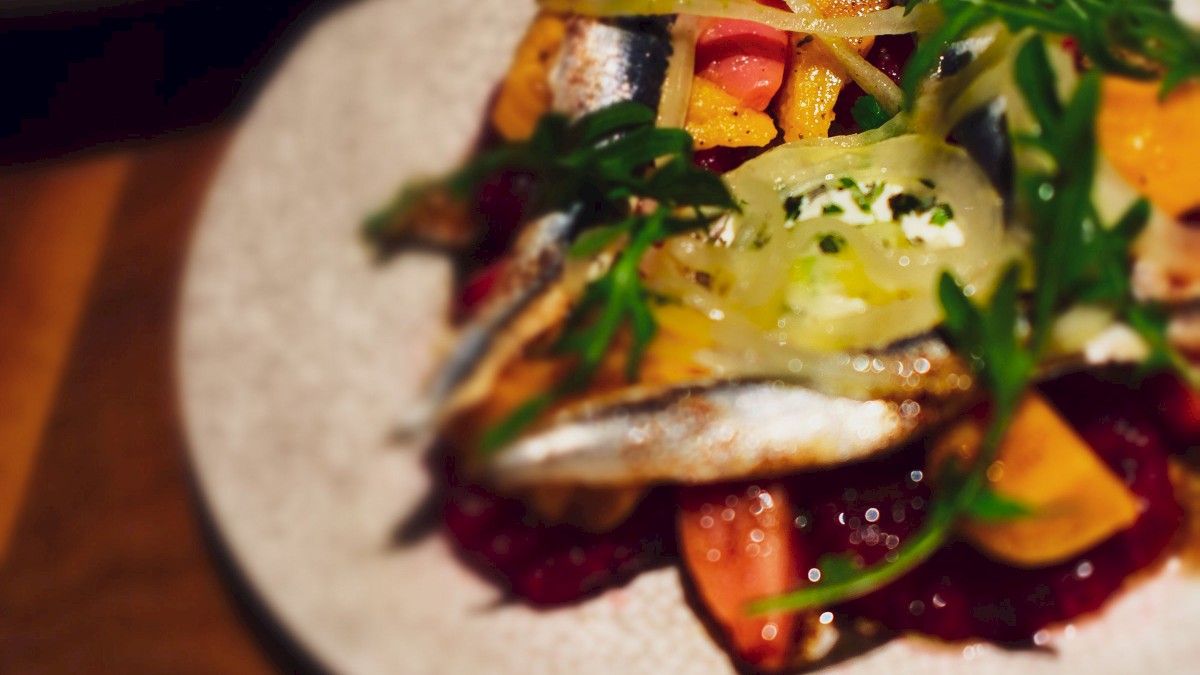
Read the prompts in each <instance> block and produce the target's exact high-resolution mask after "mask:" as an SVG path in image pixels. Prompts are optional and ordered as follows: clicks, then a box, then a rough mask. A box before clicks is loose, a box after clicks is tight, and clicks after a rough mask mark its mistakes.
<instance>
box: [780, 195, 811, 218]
mask: <svg viewBox="0 0 1200 675" xmlns="http://www.w3.org/2000/svg"><path fill="white" fill-rule="evenodd" d="M807 203H808V197H807V196H805V195H797V196H795V197H788V198H787V199H785V200H784V201H783V211H784V213H786V214H787V217H788V220H799V219H800V213H801V212H803V211H804V205H805V204H807Z"/></svg>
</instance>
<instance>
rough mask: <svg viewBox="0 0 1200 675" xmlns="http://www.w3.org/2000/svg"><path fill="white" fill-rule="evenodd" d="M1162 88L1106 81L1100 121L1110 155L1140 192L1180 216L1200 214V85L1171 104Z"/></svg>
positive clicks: (1180, 91) (1185, 89)
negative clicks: (1199, 165)
mask: <svg viewBox="0 0 1200 675" xmlns="http://www.w3.org/2000/svg"><path fill="white" fill-rule="evenodd" d="M1160 88H1161V84H1160V83H1158V82H1139V81H1134V80H1128V79H1124V78H1120V77H1106V78H1105V79H1104V83H1103V86H1102V89H1101V92H1102V95H1103V99H1102V101H1101V104H1100V114H1099V116H1098V117H1097V119H1096V134H1097V136H1098V138H1099V141H1100V147H1101V149H1102V150H1103V152H1104V155H1105V156H1106V157H1107V158H1108V159H1109V161H1111V162H1112V163H1113V166H1114V167H1116V169H1117V171H1118V172H1119V173H1120V174H1121V176H1122V177H1124V178H1125V180H1128V181H1129V182H1130V183H1131V184H1132V185H1133V186H1134V187H1135V188H1136V189H1137V190H1138V192H1141V193H1142V194H1144V195H1146V197H1147V198H1149V199H1150V201H1152V202H1154V204H1155V205H1156V206H1158V207H1159V208H1160V209H1162V210H1163V211H1165V212H1167V213H1169V214H1171V215H1174V216H1178V215H1180V214H1182V213H1183V212H1185V211H1188V210H1190V209H1194V208H1200V183H1197V182H1196V169H1195V164H1196V158H1197V157H1200V126H1198V125H1197V121H1198V120H1200V84H1197V83H1194V82H1191V83H1187V84H1184V85H1181V86H1180V87H1179V88H1177V89H1176V90H1175V91H1173V92H1172V93H1171V94H1170V95H1169V96H1168V97H1167V98H1166V99H1165V100H1161V99H1160V97H1159V90H1160Z"/></svg>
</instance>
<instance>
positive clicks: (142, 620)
mask: <svg viewBox="0 0 1200 675" xmlns="http://www.w3.org/2000/svg"><path fill="white" fill-rule="evenodd" d="M229 135H230V130H229V128H228V127H217V128H215V129H211V130H208V131H204V132H201V133H197V134H193V135H191V136H185V137H177V138H173V139H170V140H167V141H164V142H160V143H157V144H152V145H148V146H144V147H139V148H136V149H130V150H123V151H114V152H106V153H104V154H99V155H94V156H89V157H76V158H73V159H68V160H63V161H57V162H54V163H49V164H40V165H37V166H35V167H26V168H16V169H9V170H5V171H4V172H3V173H0V416H2V417H0V673H22V674H24V673H38V674H41V673H47V674H54V673H238V674H240V673H255V674H257V673H271V672H279V671H290V670H296V669H298V666H296V665H294V663H293V662H291V661H290V660H289V659H288V657H287V656H286V655H284V654H281V652H280V651H279V649H278V648H277V645H274V644H273V643H272V642H271V639H270V634H269V633H266V632H264V631H263V629H262V628H261V625H260V623H259V621H258V620H257V619H256V618H255V617H254V615H253V614H252V613H251V612H249V611H248V610H247V608H246V601H245V599H244V598H243V597H241V596H242V592H241V591H239V590H238V587H237V586H236V584H231V583H229V581H230V580H229V575H228V571H227V570H224V569H223V568H222V566H221V564H220V563H219V560H220V557H219V553H218V552H217V551H216V550H215V549H214V546H213V545H212V542H211V541H210V540H209V539H208V538H206V535H205V530H204V525H203V518H202V514H201V510H200V508H199V507H198V503H197V501H196V500H195V499H194V495H193V492H192V485H191V483H190V482H189V480H190V479H189V475H188V469H187V456H186V448H185V443H184V440H183V437H182V432H181V424H180V413H179V405H178V402H177V393H176V383H175V380H174V375H173V365H172V359H173V343H174V331H175V309H176V303H177V295H178V287H179V281H180V275H181V271H182V266H183V262H184V258H185V255H186V250H187V245H188V241H189V237H190V235H191V230H192V226H193V224H194V220H195V217H196V213H197V210H198V208H199V206H200V205H201V203H202V200H203V196H204V193H205V191H206V189H207V186H208V184H209V182H210V179H211V176H212V174H213V172H214V171H215V168H216V167H217V166H218V164H219V161H220V158H221V156H222V151H223V149H224V147H225V145H226V142H227V139H228V136H229Z"/></svg>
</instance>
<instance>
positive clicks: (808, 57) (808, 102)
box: [776, 0, 891, 142]
mask: <svg viewBox="0 0 1200 675" xmlns="http://www.w3.org/2000/svg"><path fill="white" fill-rule="evenodd" d="M890 4H891V3H890V2H889V1H888V0H824V1H823V2H816V3H814V5H815V6H816V8H817V9H819V10H820V11H821V12H822V13H823V14H824V15H825V16H827V17H830V18H834V17H845V16H861V15H863V14H867V13H869V12H874V11H878V10H880V9H885V8H887V7H888V6H889V5H890ZM849 42H850V43H851V44H852V45H854V46H856V47H857V49H858V52H859V53H860V54H866V53H867V52H869V51H871V47H872V45H874V40H873V39H871V38H857V39H852V40H849ZM848 80H849V75H848V74H847V73H846V69H845V68H844V67H843V66H842V64H841V63H839V62H838V60H837V59H836V58H834V56H833V54H832V53H830V51H829V49H828V48H826V47H825V45H823V44H821V43H820V41H818V40H814V39H813V38H812V36H809V35H803V34H796V35H794V36H793V37H792V54H791V59H790V61H789V63H788V67H787V74H786V77H785V79H784V83H783V87H782V88H781V90H780V95H779V99H778V101H777V103H776V112H777V114H778V117H779V126H780V128H781V129H782V130H783V140H785V141H789V142H790V141H795V140H799V139H802V138H825V137H826V136H828V135H829V126H830V125H831V124H832V123H833V117H834V112H833V107H834V105H836V104H837V100H838V96H839V95H841V92H842V87H844V86H845V85H846V83H847V81H848Z"/></svg>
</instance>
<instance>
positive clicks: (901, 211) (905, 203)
mask: <svg viewBox="0 0 1200 675" xmlns="http://www.w3.org/2000/svg"><path fill="white" fill-rule="evenodd" d="M933 204H934V198H933V197H932V196H930V197H918V196H916V195H914V194H911V193H908V192H901V193H900V194H898V195H895V196H894V197H892V198H891V199H889V200H888V208H889V209H891V210H892V217H893V218H895V219H897V220H899V219H900V218H902V217H904V216H907V215H908V214H910V213H924V212H926V211H928V210H929V209H931V208H933Z"/></svg>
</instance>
